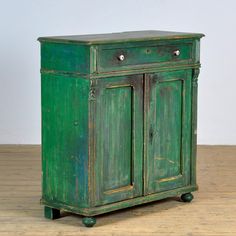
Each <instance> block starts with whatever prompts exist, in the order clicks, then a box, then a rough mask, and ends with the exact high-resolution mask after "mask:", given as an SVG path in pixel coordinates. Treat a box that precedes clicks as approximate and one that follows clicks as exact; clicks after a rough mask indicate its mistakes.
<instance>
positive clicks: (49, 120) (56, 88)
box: [41, 74, 89, 207]
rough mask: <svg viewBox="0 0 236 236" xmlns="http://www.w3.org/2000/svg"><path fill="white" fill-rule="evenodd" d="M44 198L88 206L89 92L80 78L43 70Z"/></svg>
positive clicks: (86, 83)
mask: <svg viewBox="0 0 236 236" xmlns="http://www.w3.org/2000/svg"><path fill="white" fill-rule="evenodd" d="M41 83H42V85H41V86H42V164H43V168H42V169H43V170H42V181H43V186H42V187H43V199H45V200H50V201H51V200H54V201H58V202H62V203H65V204H68V203H69V204H71V205H73V206H77V205H80V206H84V207H85V206H88V197H89V196H88V171H87V169H88V122H87V121H88V92H89V81H87V80H85V79H83V78H72V77H64V76H60V75H51V74H42V80H41Z"/></svg>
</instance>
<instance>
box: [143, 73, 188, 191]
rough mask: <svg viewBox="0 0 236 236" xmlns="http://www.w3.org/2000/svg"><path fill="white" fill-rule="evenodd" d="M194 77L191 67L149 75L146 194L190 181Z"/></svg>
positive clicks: (179, 185)
mask: <svg viewBox="0 0 236 236" xmlns="http://www.w3.org/2000/svg"><path fill="white" fill-rule="evenodd" d="M190 79H191V71H190V70H183V71H174V72H161V73H155V74H148V75H147V76H146V80H145V82H146V86H145V92H146V94H147V95H146V99H145V104H146V106H145V110H146V121H145V127H146V129H145V130H146V135H145V137H146V140H147V142H146V145H145V154H146V156H145V157H146V159H145V161H146V162H145V163H146V173H145V174H146V178H145V180H146V182H145V193H146V194H150V193H154V192H161V191H166V190H169V189H174V188H178V187H182V186H186V185H187V184H188V183H189V180H190V175H189V174H190V173H189V172H190V147H191V143H190V142H191V139H190V132H191V129H190V127H191V96H190V95H191V81H190Z"/></svg>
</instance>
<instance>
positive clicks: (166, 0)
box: [0, 0, 236, 144]
mask: <svg viewBox="0 0 236 236" xmlns="http://www.w3.org/2000/svg"><path fill="white" fill-rule="evenodd" d="M0 3H1V4H0V32H1V35H0V143H2V144H39V143H40V141H41V131H40V129H41V125H40V123H41V117H40V72H39V70H40V53H39V52H40V51H39V42H37V38H38V37H39V36H49V35H71V34H89V33H93V34H94V33H110V32H119V31H132V30H148V29H149V30H170V31H183V32H199V33H204V34H205V35H206V37H205V38H203V39H202V41H201V63H202V68H201V73H200V76H199V99H198V101H199V108H198V143H199V144H236V105H235V102H236V92H235V90H236V76H235V74H236V44H235V43H236V13H235V12H236V1H235V0H225V1H220V0H208V1H206V0H198V1H193V0H178V1H174V0H125V1H122V0H120V1H118V0H116V1H114V0H107V1H106V0H97V1H96V0H94V1H92V0H84V1H82V0H61V1H60V0H21V1H17V0H15V1H13V0H5V1H2V0H0Z"/></svg>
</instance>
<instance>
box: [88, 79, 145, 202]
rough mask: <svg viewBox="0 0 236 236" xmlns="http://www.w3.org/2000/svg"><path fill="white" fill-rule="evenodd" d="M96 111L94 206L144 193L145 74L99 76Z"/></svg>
mask: <svg viewBox="0 0 236 236" xmlns="http://www.w3.org/2000/svg"><path fill="white" fill-rule="evenodd" d="M93 111H94V113H93V116H94V127H93V133H94V146H93V148H94V158H93V163H92V165H93V181H92V183H93V189H94V205H95V206H99V205H104V204H108V203H112V202H117V201H121V200H124V199H128V198H133V197H136V196H141V195H142V186H143V183H142V181H143V179H142V173H143V170H142V164H143V163H142V157H143V75H131V76H118V77H111V78H101V79H98V80H97V83H96V90H95V98H94V110H93Z"/></svg>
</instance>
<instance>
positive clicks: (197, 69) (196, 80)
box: [193, 68, 200, 87]
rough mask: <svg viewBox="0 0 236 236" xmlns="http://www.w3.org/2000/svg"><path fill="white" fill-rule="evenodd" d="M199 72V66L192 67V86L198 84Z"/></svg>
mask: <svg viewBox="0 0 236 236" xmlns="http://www.w3.org/2000/svg"><path fill="white" fill-rule="evenodd" d="M199 73H200V69H199V68H196V69H193V86H195V87H197V85H198V76H199Z"/></svg>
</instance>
